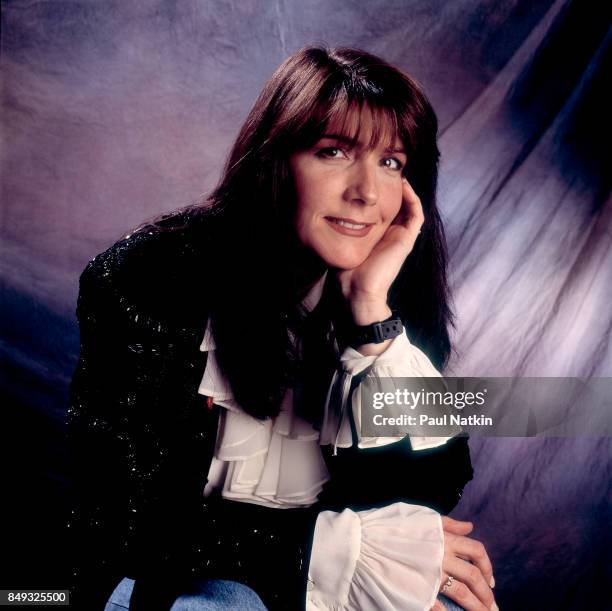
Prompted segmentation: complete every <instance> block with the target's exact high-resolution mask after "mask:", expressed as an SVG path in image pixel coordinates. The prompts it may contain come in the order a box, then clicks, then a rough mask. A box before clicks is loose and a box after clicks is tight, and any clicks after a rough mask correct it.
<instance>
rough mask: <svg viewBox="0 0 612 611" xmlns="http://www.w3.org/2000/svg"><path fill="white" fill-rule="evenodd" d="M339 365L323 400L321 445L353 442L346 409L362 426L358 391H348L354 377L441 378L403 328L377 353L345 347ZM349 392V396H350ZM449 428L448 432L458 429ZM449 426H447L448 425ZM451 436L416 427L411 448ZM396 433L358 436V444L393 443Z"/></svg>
mask: <svg viewBox="0 0 612 611" xmlns="http://www.w3.org/2000/svg"><path fill="white" fill-rule="evenodd" d="M340 361H341V368H340V369H339V370H338V371H337V372H336V373H335V374H334V378H333V380H332V383H331V385H330V388H329V392H328V395H327V400H326V404H325V412H324V417H323V424H322V427H321V436H320V443H321V445H328V444H329V445H331V444H333V445H334V451H335V448H337V447H339V448H347V447H350V446H352V445H353V436H352V429H351V422H350V416H349V410H350V411H352V415H353V420H354V421H355V425H356V429H357V431H358V432H359V431H360V430H361V393H360V392H359V391H358V390H355V391H354V392H353V393H352V395H351V388H352V384H353V378H354V377H355V376H361V377H362V378H363V379H362V381H361V384H374V385H376V382H377V380H378V379H379V378H440V377H442V376H441V374H440V372H439V371H438V370H437V369H436V368H435V367H434V366H433V364H432V362H431V361H430V360H429V358H428V357H427V355H426V354H425V353H424V352H422V351H421V350H419V348H417V347H416V346H415V345H414V344H411V343H410V340H409V339H408V336H407V335H406V332H405V331H404V333H402V334H401V335H398V336H397V337H395V338H394V339H393V340H392V341H391V342H390V344H389V346H388V347H387V349H386V350H385V351H384V352H383V353H381V354H379V355H377V356H364V355H363V354H361V353H360V352H358V351H357V350H355V349H354V348H350V347H349V348H347V349H346V350H345V351H344V352H343V354H342V356H341V358H340ZM351 396H352V398H351ZM450 428H452V429H453V430H452V434H451V436H454V435H456V434H458V433H460V432H461V428H460V427H450ZM449 430H450V429H449ZM451 436H445V437H425V436H422V435H419V434H418V433H417V432H416V431H415V435H410V444H411V446H412V449H413V450H424V449H427V448H434V447H437V446H440V445H443V444H445V443H446V442H447V441H448V440H449V439H450V438H451ZM400 439H401V437H400V438H398V437H362V436H360V437H359V440H358V447H360V448H370V447H376V446H382V445H388V444H390V443H395V442H397V441H399V440H400Z"/></svg>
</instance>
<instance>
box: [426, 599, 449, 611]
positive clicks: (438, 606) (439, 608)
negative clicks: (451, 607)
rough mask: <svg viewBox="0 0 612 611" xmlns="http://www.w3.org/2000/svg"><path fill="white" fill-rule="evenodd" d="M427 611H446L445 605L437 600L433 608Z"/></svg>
mask: <svg viewBox="0 0 612 611" xmlns="http://www.w3.org/2000/svg"><path fill="white" fill-rule="evenodd" d="M429 611H447V609H446V605H443V604H442V603H441V602H440V601H439V600H436V602H435V603H434V606H433V607H432V608H431V609H430V610H429Z"/></svg>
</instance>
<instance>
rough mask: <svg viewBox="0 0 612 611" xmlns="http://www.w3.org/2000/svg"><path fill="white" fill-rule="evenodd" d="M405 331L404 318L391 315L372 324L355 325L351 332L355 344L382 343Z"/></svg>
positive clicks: (352, 341)
mask: <svg viewBox="0 0 612 611" xmlns="http://www.w3.org/2000/svg"><path fill="white" fill-rule="evenodd" d="M403 331H404V325H403V324H402V319H401V318H399V317H398V316H395V315H391V316H389V318H387V319H386V320H381V321H380V322H374V323H372V324H371V325H363V326H359V325H355V326H354V327H353V329H352V332H351V343H352V344H353V345H355V346H361V345H363V344H382V342H384V341H385V340H387V339H393V338H394V337H397V336H398V335H401V334H402V333H403Z"/></svg>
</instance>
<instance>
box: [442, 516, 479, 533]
mask: <svg viewBox="0 0 612 611" xmlns="http://www.w3.org/2000/svg"><path fill="white" fill-rule="evenodd" d="M442 528H443V529H444V530H445V531H447V532H449V533H453V534H454V535H467V534H469V533H471V532H472V530H474V525H473V524H472V523H471V522H464V521H463V520H455V519H454V518H449V517H448V516H442Z"/></svg>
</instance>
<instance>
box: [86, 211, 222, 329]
mask: <svg viewBox="0 0 612 611" xmlns="http://www.w3.org/2000/svg"><path fill="white" fill-rule="evenodd" d="M213 223H214V220H213V219H211V218H209V217H207V215H206V214H204V213H203V212H202V210H201V209H198V208H195V207H192V208H188V209H185V210H180V211H178V212H173V213H170V214H168V215H166V216H165V217H163V218H162V219H160V220H159V221H157V222H155V223H151V224H147V225H144V226H142V227H140V228H139V229H137V230H135V231H134V232H133V233H131V234H128V235H126V236H124V237H123V238H122V239H120V240H119V241H117V242H116V243H115V244H113V245H112V246H111V247H110V248H108V249H107V250H105V251H104V252H102V253H100V254H99V255H97V256H96V257H94V258H93V259H92V260H91V261H90V262H89V263H88V264H87V266H86V267H85V270H84V271H83V273H82V274H81V278H80V292H79V304H78V309H77V311H78V313H79V318H81V317H82V315H83V312H84V311H85V310H89V309H91V308H107V309H108V310H109V314H110V315H114V316H124V317H126V316H127V317H130V318H132V319H133V320H134V321H135V322H138V321H139V320H140V321H144V323H146V322H147V321H148V324H151V325H153V324H157V325H160V324H162V325H176V326H185V325H189V324H190V323H192V324H200V323H201V322H202V320H203V314H202V312H203V311H205V310H206V307H205V303H203V302H205V295H204V293H205V290H204V287H205V285H206V276H207V274H210V273H212V270H211V265H212V263H211V260H212V259H211V254H213V252H214V246H213V244H212V235H213V232H214V228H213ZM204 321H205V318H204Z"/></svg>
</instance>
